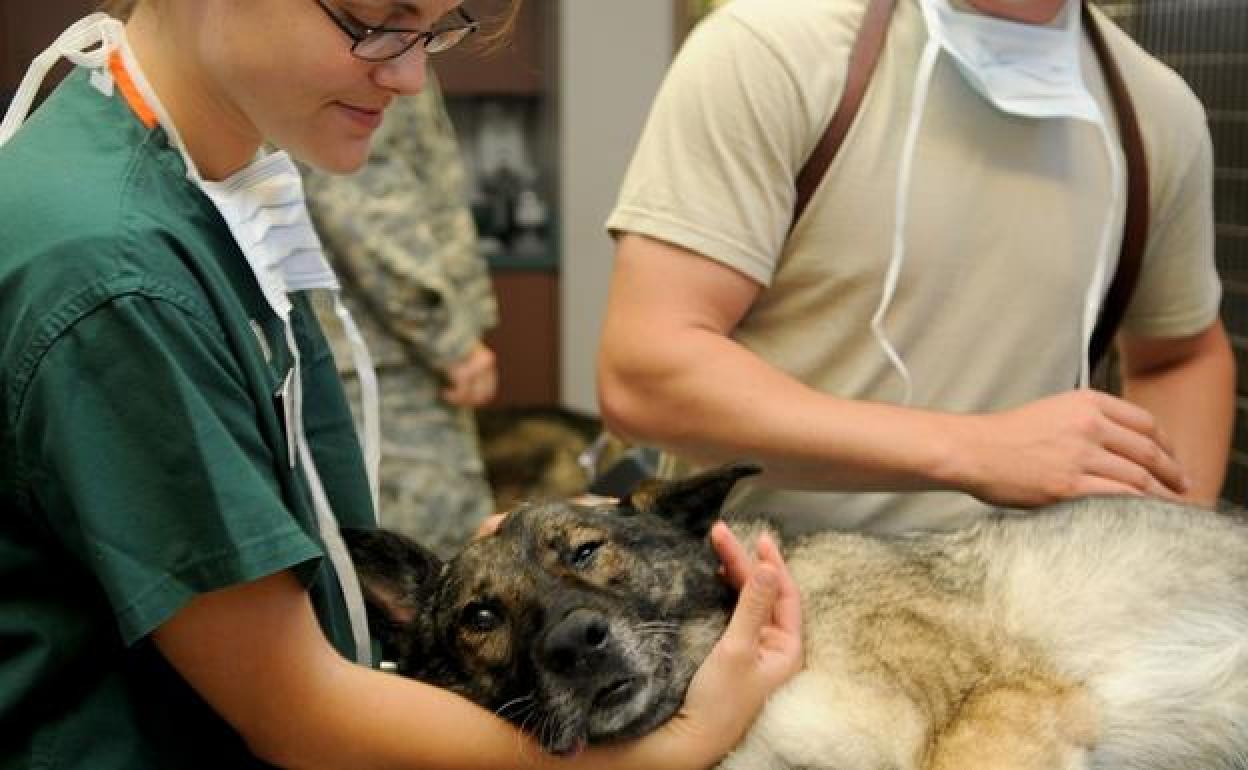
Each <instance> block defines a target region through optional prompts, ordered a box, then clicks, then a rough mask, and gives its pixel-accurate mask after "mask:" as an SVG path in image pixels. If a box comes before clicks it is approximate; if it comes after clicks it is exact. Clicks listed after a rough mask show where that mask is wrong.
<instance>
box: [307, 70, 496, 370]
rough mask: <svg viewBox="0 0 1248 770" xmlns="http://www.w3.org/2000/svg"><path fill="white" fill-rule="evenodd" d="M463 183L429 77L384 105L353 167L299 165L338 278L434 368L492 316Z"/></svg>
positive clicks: (456, 354) (451, 358)
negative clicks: (365, 151) (340, 170)
mask: <svg viewBox="0 0 1248 770" xmlns="http://www.w3.org/2000/svg"><path fill="white" fill-rule="evenodd" d="M464 183H465V177H464V165H463V159H462V157H461V156H460V154H459V145H458V143H457V142H456V139H455V134H454V130H453V128H452V127H451V123H450V119H449V118H448V116H447V113H446V108H445V105H444V104H443V102H442V96H441V93H440V91H439V90H438V89H437V87H436V85H434V84H433V83H431V84H430V86H429V87H427V88H426V89H425V90H424V91H423V92H421V93H420V94H419V95H416V96H410V97H401V98H400V99H399V100H398V101H397V102H396V103H395V104H393V105H391V107H390V109H389V110H387V112H386V117H385V121H384V122H383V124H382V126H381V128H380V129H378V132H377V135H376V136H375V137H374V141H373V148H372V151H371V153H370V154H369V158H368V162H367V163H366V165H365V166H364V168H362V169H361V170H360V171H358V172H356V173H354V174H351V175H347V176H337V175H331V174H326V173H323V172H319V171H315V170H311V169H306V170H305V186H306V189H307V196H308V207H309V209H310V211H311V213H312V217H313V219H314V221H315V223H316V226H317V230H318V232H319V233H320V235H321V238H322V240H323V241H324V243H325V249H326V252H327V254H328V255H329V258H330V260H331V261H332V263H333V264H334V267H335V269H336V270H337V271H338V272H339V274H340V276H341V277H342V279H343V281H344V282H345V283H347V284H349V285H350V288H351V290H352V292H353V294H355V295H356V296H358V298H359V299H360V300H361V301H362V302H363V303H364V304H365V305H366V306H367V307H368V308H369V309H370V310H371V311H372V313H373V314H374V315H375V316H376V317H377V319H378V320H379V321H380V322H381V323H382V324H383V326H385V328H386V330H387V332H389V333H390V334H392V335H394V336H395V337H396V339H397V340H398V341H400V342H401V343H402V344H403V346H404V347H406V348H407V349H409V350H411V351H413V352H414V353H415V354H416V355H418V356H420V357H421V358H423V359H424V360H426V361H428V362H429V363H432V364H433V365H434V366H435V367H437V368H439V369H441V368H445V367H446V366H447V365H449V364H451V363H453V362H455V361H457V360H459V359H460V358H462V357H463V356H464V355H466V354H467V353H468V351H469V350H470V349H471V347H472V345H473V344H474V343H475V342H476V341H477V340H478V339H480V338H481V336H482V334H483V333H484V332H485V331H486V330H487V329H489V328H491V327H492V326H493V325H494V324H495V323H497V320H498V308H497V304H496V301H495V298H494V293H493V289H492V287H491V284H490V278H489V272H488V269H487V267H486V264H485V261H484V260H483V259H482V258H481V256H480V253H479V251H478V248H477V233H476V228H475V226H474V224H473V221H472V214H471V212H470V210H469V208H468V206H467V204H466V202H465V188H464Z"/></svg>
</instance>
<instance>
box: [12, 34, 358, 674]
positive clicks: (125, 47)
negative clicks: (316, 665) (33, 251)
mask: <svg viewBox="0 0 1248 770" xmlns="http://www.w3.org/2000/svg"><path fill="white" fill-rule="evenodd" d="M114 54H117V55H120V56H121V58H122V63H123V64H124V67H125V70H126V72H127V73H128V74H129V76H130V78H131V80H132V81H133V83H134V86H135V88H136V89H137V90H138V92H139V94H140V95H141V96H142V99H143V100H144V102H146V105H147V106H148V107H149V108H150V109H151V111H152V112H153V113H154V114H155V115H156V117H157V120H158V121H159V122H160V124H161V126H162V127H163V128H164V130H165V133H166V134H167V136H168V137H169V141H170V143H171V144H172V145H173V146H174V147H176V148H177V150H178V152H179V153H180V154H181V156H182V159H183V162H184V163H185V164H186V169H187V177H188V178H189V179H190V180H191V181H192V182H193V183H194V184H195V185H196V186H197V187H199V189H200V190H201V191H203V193H204V195H206V196H207V197H208V199H209V200H210V201H212V204H213V206H214V207H215V208H216V209H217V211H218V212H220V214H221V217H222V219H224V220H225V222H226V224H227V226H228V227H229V229H230V233H231V235H233V236H234V240H235V242H237V243H238V246H239V249H240V250H241V251H242V253H243V255H244V257H246V259H247V263H248V265H249V266H250V267H251V270H252V272H253V273H254V275H255V277H256V281H257V282H258V283H259V284H260V288H261V290H262V292H263V294H264V297H265V300H266V301H267V302H268V304H269V306H270V308H272V310H273V312H274V313H275V314H276V315H277V316H278V317H279V318H281V320H282V324H283V327H284V330H285V336H286V343H287V347H288V348H289V350H290V352H291V355H292V356H293V357H294V360H295V365H294V367H293V368H292V370H291V374H290V377H289V378H288V382H287V385H286V386H284V388H283V389H284V391H287V393H288V396H289V397H290V398H291V400H292V401H293V408H289V409H288V412H287V414H286V415H284V418H285V419H286V420H287V422H288V423H293V424H287V426H286V434H287V436H288V439H289V440H290V441H291V442H292V443H291V445H290V446H289V447H288V455H289V458H290V463H291V467H292V468H293V467H294V466H295V464H296V463H297V462H298V463H302V464H303V467H304V474H305V476H306V478H307V479H308V483H309V486H310V487H311V491H312V498H313V503H314V507H315V509H316V514H317V523H318V527H319V529H320V531H321V537H322V540H323V541H324V543H325V547H326V550H327V552H328V555H329V558H330V560H331V562H332V563H333V565H334V569H335V570H336V571H337V572H338V574H339V575H340V576H341V580H340V581H339V583H340V584H341V586H342V589H343V595H344V600H345V602H346V605H347V610H348V613H349V615H350V618H351V626H352V632H353V635H354V637H355V645H356V653H357V659H358V660H360V661H361V662H364V663H367V662H368V661H369V660H370V659H371V657H372V652H371V644H370V641H369V636H368V626H367V620H366V618H365V610H364V603H363V598H362V596H361V595H360V591H359V583H358V580H357V579H356V577H355V570H354V567H353V566H352V564H351V560H350V558H349V556H348V555H347V552H346V546H345V545H344V544H343V542H342V537H341V535H340V534H339V532H338V527H337V523H336V518H335V517H334V515H333V512H332V511H331V509H330V507H329V501H328V497H327V496H326V494H325V491H324V489H323V487H322V486H321V481H320V476H319V474H318V472H317V470H316V464H315V461H314V458H313V456H312V451H311V447H310V446H309V444H308V440H307V436H306V435H305V434H304V431H303V419H302V412H303V410H302V381H301V377H300V374H299V368H300V367H299V363H298V362H299V349H298V347H297V345H296V344H295V335H294V332H293V329H292V326H291V319H290V313H291V310H292V305H291V302H290V298H289V297H288V296H287V295H288V294H289V293H290V292H294V291H307V290H313V289H325V290H328V291H330V292H332V294H333V297H334V309H335V314H336V315H337V317H338V318H339V320H340V321H341V322H342V324H343V327H344V330H345V331H346V336H347V339H348V341H349V342H350V345H351V352H352V357H353V358H354V363H355V369H356V371H357V372H358V375H359V378H360V392H361V400H362V402H363V403H362V405H361V406H362V412H363V414H364V436H363V440H362V442H361V443H362V444H363V446H364V455H365V465H366V469H367V473H368V481H369V491H370V493H371V495H372V500H373V506H374V511H379V510H380V508H379V502H380V501H379V499H378V493H379V488H378V483H379V480H378V475H379V470H380V464H381V418H380V397H379V393H378V387H377V379H376V374H375V370H374V368H373V364H372V359H371V357H370V356H369V353H368V348H367V346H366V345H365V343H364V338H363V337H362V336H361V335H360V332H359V329H358V328H357V327H356V324H355V321H354V320H353V319H352V318H351V314H350V313H349V312H348V311H347V308H346V306H345V305H344V304H343V303H342V300H341V298H340V296H339V290H340V286H339V283H338V278H337V276H336V275H335V274H334V271H333V269H332V268H331V267H330V265H329V263H328V261H327V260H326V259H325V253H324V251H323V249H322V246H321V241H320V238H319V237H318V236H317V234H316V231H315V230H314V229H313V226H312V221H311V218H310V217H309V215H308V210H307V205H306V202H305V200H304V193H303V181H302V179H301V177H300V175H299V171H298V169H297V167H296V166H295V164H294V162H293V161H292V160H291V159H290V156H289V155H287V154H286V153H284V152H274V153H270V154H268V155H265V156H263V157H260V158H258V159H257V160H256V161H255V162H254V163H252V164H251V165H249V166H247V167H246V168H244V169H242V170H240V171H238V172H237V173H235V174H233V175H232V176H231V177H230V178H228V179H225V180H223V181H220V182H214V181H209V180H205V179H204V178H203V177H202V176H201V175H200V173H199V171H198V169H197V168H196V166H195V162H194V161H193V160H192V158H191V156H190V153H188V152H187V150H186V146H185V144H184V143H183V142H182V139H181V137H180V136H179V134H178V131H177V127H176V126H175V125H174V123H173V121H172V120H171V119H170V117H169V114H168V112H167V111H166V110H165V108H164V105H163V104H161V102H160V99H159V98H157V96H156V93H155V91H154V90H153V89H152V88H151V86H150V84H149V83H148V81H147V79H146V77H144V75H143V71H142V69H141V68H140V67H139V64H138V61H137V60H136V59H135V57H134V53H133V51H132V50H131V49H130V45H129V43H128V41H127V39H126V32H125V26H124V25H123V24H122V23H121V22H120V21H118V20H116V19H113V18H111V17H109V16H108V15H107V14H103V13H96V14H92V15H90V16H88V17H87V18H85V19H82V20H81V21H79V22H77V23H76V24H74V25H72V26H71V27H70V28H69V29H67V30H66V31H65V32H64V33H62V34H61V36H60V37H58V38H57V40H56V42H54V43H53V44H52V46H51V47H49V48H48V50H47V51H44V52H43V53H42V54H40V55H39V56H38V57H37V58H36V59H35V60H34V62H33V63H32V64H31V67H30V70H29V71H28V72H27V73H26V76H25V77H24V78H23V79H22V83H21V86H20V87H19V89H18V92H17V94H16V95H15V96H14V99H13V103H12V105H11V106H10V108H9V111H8V113H7V114H6V115H5V117H4V120H3V122H0V146H3V145H4V144H5V143H6V142H7V141H8V140H9V139H11V138H12V137H13V135H15V134H16V133H17V130H18V129H19V128H20V127H21V125H22V123H23V122H24V121H25V119H26V116H27V114H28V113H29V112H30V107H31V104H32V103H33V101H34V97H35V94H36V93H37V92H38V89H39V86H40V85H41V84H42V82H43V80H44V78H45V77H46V76H47V73H48V71H49V70H50V69H51V68H52V66H53V65H54V64H56V62H57V61H58V60H59V59H61V58H62V57H63V58H66V59H69V60H70V61H72V62H73V63H74V64H76V65H78V66H80V67H84V68H87V69H89V70H91V84H92V85H93V86H94V87H95V88H96V89H97V90H98V91H100V92H101V93H102V94H103V95H104V96H106V97H111V96H112V95H113V89H114V87H115V84H114V82H113V77H112V75H111V73H110V71H109V69H108V67H109V59H110V57H111V56H113V55H114Z"/></svg>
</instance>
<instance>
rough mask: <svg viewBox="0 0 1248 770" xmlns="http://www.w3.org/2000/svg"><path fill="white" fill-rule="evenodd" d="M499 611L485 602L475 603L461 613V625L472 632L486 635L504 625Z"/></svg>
mask: <svg viewBox="0 0 1248 770" xmlns="http://www.w3.org/2000/svg"><path fill="white" fill-rule="evenodd" d="M502 622H503V618H502V615H500V614H499V612H498V610H496V609H495V608H493V607H491V606H490V605H488V604H486V603H484V602H473V603H472V604H469V605H468V606H466V607H464V609H463V611H461V612H460V613H459V624H460V625H461V626H463V627H464V628H467V629H468V630H470V631H476V632H478V633H486V632H487V631H493V630H494V629H496V628H498V627H499V626H500V625H502Z"/></svg>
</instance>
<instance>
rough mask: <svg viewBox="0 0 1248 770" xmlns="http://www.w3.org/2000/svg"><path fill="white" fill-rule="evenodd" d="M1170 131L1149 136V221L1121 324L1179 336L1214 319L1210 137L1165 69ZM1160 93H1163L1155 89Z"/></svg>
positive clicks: (1217, 295) (1198, 110)
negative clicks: (1136, 273) (1133, 285)
mask: <svg viewBox="0 0 1248 770" xmlns="http://www.w3.org/2000/svg"><path fill="white" fill-rule="evenodd" d="M1165 75H1166V76H1167V80H1166V81H1165V82H1166V84H1167V85H1169V86H1171V88H1169V89H1167V91H1166V93H1165V94H1164V95H1165V96H1168V97H1169V98H1159V101H1163V102H1166V101H1168V102H1169V103H1170V104H1169V107H1168V109H1166V113H1167V116H1168V117H1169V118H1170V120H1171V121H1172V122H1171V123H1170V124H1169V125H1168V132H1167V133H1166V134H1165V135H1164V136H1158V137H1157V138H1155V139H1154V141H1152V142H1149V143H1148V147H1147V149H1148V151H1149V152H1150V154H1151V155H1152V157H1153V161H1152V162H1151V163H1150V164H1149V166H1150V180H1149V182H1150V199H1151V204H1152V205H1151V210H1150V226H1149V235H1148V241H1147V246H1146V250H1145V253H1144V258H1143V264H1142V267H1141V271H1140V279H1139V283H1138V284H1137V287H1136V290H1135V293H1134V295H1133V297H1132V301H1131V305H1130V307H1129V308H1128V311H1127V314H1126V316H1125V317H1124V319H1123V328H1124V329H1126V330H1127V331H1129V332H1130V333H1132V334H1137V335H1140V336H1145V337H1182V336H1187V335H1190V334H1195V333H1197V332H1200V331H1202V330H1203V329H1205V328H1206V327H1208V326H1209V324H1211V323H1212V322H1213V321H1214V319H1215V318H1217V314H1218V308H1219V303H1220V301H1221V296H1222V288H1221V283H1220V282H1219V279H1218V273H1217V267H1216V263H1215V235H1214V213H1213V143H1212V140H1211V138H1210V136H1209V129H1208V124H1207V122H1206V119H1205V114H1204V110H1203V108H1202V107H1201V106H1200V103H1199V102H1198V101H1197V99H1196V97H1195V96H1194V95H1193V94H1192V93H1191V92H1190V90H1189V89H1188V88H1187V86H1186V84H1184V83H1182V82H1181V81H1180V80H1179V78H1178V76H1177V75H1175V74H1174V73H1173V72H1170V71H1168V70H1167V71H1165ZM1155 96H1161V95H1155Z"/></svg>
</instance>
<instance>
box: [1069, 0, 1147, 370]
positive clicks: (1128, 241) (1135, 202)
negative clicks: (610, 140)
mask: <svg viewBox="0 0 1248 770" xmlns="http://www.w3.org/2000/svg"><path fill="white" fill-rule="evenodd" d="M1083 27H1084V29H1085V30H1086V33H1087V36H1088V39H1089V40H1090V41H1091V42H1092V47H1093V48H1094V49H1095V50H1096V57H1097V59H1098V60H1099V61H1100V63H1101V72H1102V73H1103V74H1104V75H1105V83H1106V84H1107V85H1108V86H1109V92H1110V96H1111V97H1112V98H1113V101H1114V113H1115V114H1116V115H1117V117H1118V134H1119V136H1120V138H1121V141H1122V151H1123V154H1125V155H1126V157H1127V213H1126V222H1125V224H1124V226H1123V234H1122V249H1121V250H1120V251H1119V253H1118V267H1117V268H1116V269H1115V271H1114V280H1113V282H1112V283H1111V284H1110V285H1109V292H1108V293H1107V294H1106V295H1105V301H1104V303H1102V305H1101V313H1100V317H1099V318H1098V319H1097V321H1096V328H1095V329H1094V330H1093V331H1092V342H1091V344H1090V346H1089V350H1088V360H1089V363H1090V364H1091V365H1092V367H1094V368H1095V367H1096V365H1097V364H1098V363H1100V361H1101V359H1102V358H1104V357H1105V353H1106V352H1108V350H1109V346H1110V345H1111V344H1113V341H1114V334H1115V333H1117V331H1118V324H1120V323H1121V322H1122V317H1123V316H1124V315H1125V314H1126V312H1127V305H1128V304H1130V302H1131V295H1132V294H1133V293H1134V292H1135V284H1136V282H1137V281H1138V280H1139V277H1140V262H1141V261H1143V258H1144V245H1145V243H1146V241H1147V240H1148V194H1149V192H1148V187H1149V181H1148V159H1147V158H1146V157H1145V155H1144V139H1143V137H1142V136H1141V134H1140V124H1139V121H1138V119H1137V118H1136V114H1135V107H1134V105H1133V104H1132V103H1131V94H1130V92H1128V91H1127V84H1126V81H1124V80H1123V79H1122V72H1121V71H1119V69H1118V64H1117V63H1116V62H1115V61H1114V57H1113V55H1112V54H1111V53H1110V51H1109V45H1108V44H1107V43H1106V42H1105V36H1104V34H1103V33H1102V32H1101V28H1100V26H1098V24H1097V22H1096V19H1095V18H1093V16H1092V11H1091V9H1090V7H1089V5H1088V3H1087V2H1085V3H1084V5H1083Z"/></svg>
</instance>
